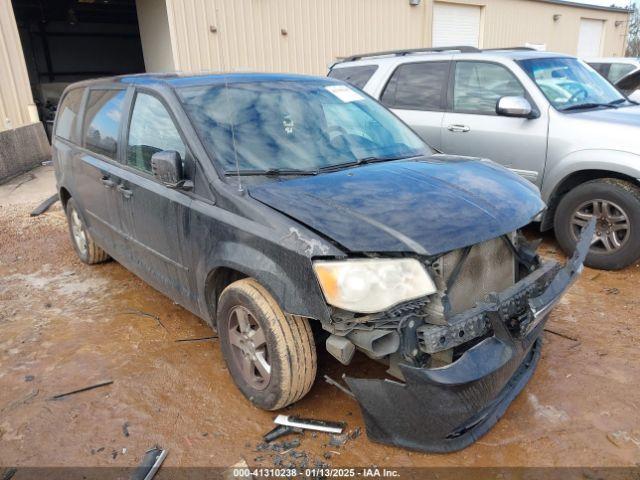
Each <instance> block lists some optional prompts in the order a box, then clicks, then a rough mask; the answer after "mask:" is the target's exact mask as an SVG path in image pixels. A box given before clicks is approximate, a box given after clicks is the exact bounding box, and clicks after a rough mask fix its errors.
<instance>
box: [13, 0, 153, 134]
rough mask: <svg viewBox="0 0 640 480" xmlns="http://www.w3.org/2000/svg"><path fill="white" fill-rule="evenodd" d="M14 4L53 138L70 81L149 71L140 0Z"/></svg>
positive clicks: (42, 112) (32, 80)
mask: <svg viewBox="0 0 640 480" xmlns="http://www.w3.org/2000/svg"><path fill="white" fill-rule="evenodd" d="M12 3H13V9H14V13H15V17H16V22H17V25H18V30H19V33H20V40H21V42H22V48H23V53H24V58H25V61H26V64H27V70H28V74H29V81H30V84H31V90H32V92H33V98H34V102H35V104H36V107H37V109H38V115H39V117H40V120H41V121H42V122H43V123H44V125H45V130H46V132H47V136H48V137H49V138H51V127H52V125H53V119H54V116H55V111H56V106H57V104H58V100H59V99H60V95H61V94H62V91H63V90H64V88H65V87H66V86H67V85H68V84H70V83H73V82H76V81H79V80H84V79H88V78H96V77H103V76H112V75H122V74H132V73H142V72H145V62H144V56H143V50H142V41H141V34H140V27H139V23H138V13H137V11H136V2H135V1H134V0H46V1H45V0H13V1H12ZM158 3H160V4H163V2H158ZM165 15H166V13H165Z"/></svg>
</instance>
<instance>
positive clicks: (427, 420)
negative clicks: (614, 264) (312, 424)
mask: <svg viewBox="0 0 640 480" xmlns="http://www.w3.org/2000/svg"><path fill="white" fill-rule="evenodd" d="M594 231H595V224H594V223H593V222H590V223H589V225H588V226H587V227H586V228H585V230H584V232H583V235H582V238H581V240H580V242H579V243H578V246H577V248H576V251H575V253H574V255H573V257H572V258H571V259H570V260H569V261H568V262H567V264H566V265H565V266H564V267H562V268H560V267H559V266H558V265H557V264H555V263H551V264H545V265H544V266H542V267H541V268H540V269H539V270H538V271H536V272H537V273H536V272H534V273H535V274H531V275H529V276H528V277H526V278H524V279H523V280H521V281H520V282H518V283H517V284H515V285H514V286H513V287H512V288H509V289H508V290H506V291H504V292H502V293H500V294H498V295H495V296H493V297H492V298H491V299H490V301H488V302H486V303H483V304H482V305H478V306H477V307H476V308H474V309H472V311H470V312H468V315H466V317H464V318H460V319H459V321H460V322H471V323H472V324H473V322H476V324H477V321H476V320H473V319H474V318H482V319H484V320H486V323H487V332H488V333H492V335H491V336H488V337H487V338H485V339H484V340H482V341H481V342H480V343H478V344H477V345H475V346H473V347H472V348H470V349H469V350H467V351H466V352H465V353H463V354H462V356H461V357H460V358H459V359H457V360H456V361H455V362H453V363H451V364H449V365H446V366H444V367H440V368H419V367H414V366H410V365H408V364H400V365H399V367H400V370H401V372H402V374H403V376H404V378H405V383H400V382H396V381H391V380H386V379H385V380H381V379H358V378H349V377H347V378H346V382H347V384H348V385H349V387H350V388H351V390H352V391H353V393H354V394H355V396H356V398H357V400H358V402H359V403H360V407H361V409H362V412H363V415H364V419H365V423H366V428H367V435H368V436H369V438H370V439H371V440H374V441H377V442H380V443H386V444H391V445H396V446H400V447H405V448H410V449H413V450H420V451H425V452H451V451H455V450H460V449H462V448H465V447H467V446H469V445H470V444H472V443H473V442H474V441H476V440H477V439H478V438H480V437H481V436H482V435H484V434H485V433H486V432H487V431H488V430H489V429H490V428H491V427H492V426H493V425H495V423H496V422H497V421H498V419H499V418H500V417H501V416H502V415H503V414H504V412H505V411H506V409H507V407H508V406H509V404H510V403H511V402H512V401H513V399H514V398H515V397H516V396H517V395H518V393H519V392H520V391H521V390H522V389H523V388H524V386H525V385H526V383H527V382H528V381H529V379H530V378H531V376H532V375H533V371H534V370H535V367H536V365H537V363H538V360H539V359H540V348H541V338H540V336H541V333H542V329H543V327H544V324H545V322H546V319H547V316H548V314H549V312H550V310H551V309H552V308H553V306H554V305H555V304H556V303H557V302H558V300H560V298H561V297H562V294H563V293H564V291H565V290H566V289H567V288H568V287H569V286H570V285H571V284H572V283H573V282H574V281H575V279H576V278H577V276H578V275H579V274H580V272H581V271H582V264H583V262H584V259H585V256H586V255H587V252H588V250H589V246H590V241H591V238H592V237H593V233H594ZM541 285H542V287H541ZM522 302H524V304H523V303H522ZM518 305H520V306H521V307H522V308H520V309H518V308H516V310H517V311H518V312H519V313H518V314H517V315H514V316H511V317H510V316H509V315H511V312H513V311H514V310H513V309H514V307H518ZM478 316H479V317H478ZM470 319H471V320H470ZM445 341H449V340H447V339H446V338H445Z"/></svg>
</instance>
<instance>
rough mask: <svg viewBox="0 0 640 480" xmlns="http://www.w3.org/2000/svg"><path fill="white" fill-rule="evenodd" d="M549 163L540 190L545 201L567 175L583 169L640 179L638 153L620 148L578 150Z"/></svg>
mask: <svg viewBox="0 0 640 480" xmlns="http://www.w3.org/2000/svg"><path fill="white" fill-rule="evenodd" d="M549 163H551V166H550V168H549V169H548V171H546V172H545V174H544V180H543V182H542V190H541V194H542V199H543V200H544V201H545V202H547V203H549V199H550V198H551V196H552V195H553V194H554V193H555V191H556V189H557V188H558V186H559V185H561V184H562V182H563V181H564V180H565V179H566V178H567V177H568V176H569V175H571V174H573V173H576V172H580V171H584V170H600V171H603V172H615V173H618V174H622V175H626V176H628V177H631V178H635V179H638V180H639V181H640V155H636V154H634V153H630V152H625V151H620V150H611V149H592V150H578V151H575V152H571V153H570V154H568V155H566V156H564V157H563V158H561V159H560V160H559V161H557V162H549Z"/></svg>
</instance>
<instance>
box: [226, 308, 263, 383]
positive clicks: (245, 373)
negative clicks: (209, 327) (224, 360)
mask: <svg viewBox="0 0 640 480" xmlns="http://www.w3.org/2000/svg"><path fill="white" fill-rule="evenodd" d="M229 315H230V318H229V324H228V325H229V327H228V329H229V330H228V331H229V343H231V350H232V353H233V361H234V362H235V363H236V366H237V367H238V368H239V370H240V373H241V374H242V378H243V379H244V380H245V381H246V382H247V383H248V384H249V385H250V386H251V387H253V388H255V389H256V390H263V389H265V388H266V387H267V385H269V380H270V379H271V364H270V363H269V351H268V349H267V340H266V338H265V334H264V330H263V328H262V327H261V326H260V324H259V323H258V321H257V320H256V318H255V317H254V316H253V314H252V313H251V312H250V311H249V310H248V309H247V308H245V307H243V306H240V305H238V306H236V307H234V308H233V309H232V310H231V312H230V314H229Z"/></svg>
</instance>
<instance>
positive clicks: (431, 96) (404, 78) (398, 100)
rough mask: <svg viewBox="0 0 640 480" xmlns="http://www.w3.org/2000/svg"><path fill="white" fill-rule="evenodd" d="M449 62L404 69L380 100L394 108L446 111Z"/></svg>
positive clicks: (397, 71) (396, 75) (392, 80)
mask: <svg viewBox="0 0 640 480" xmlns="http://www.w3.org/2000/svg"><path fill="white" fill-rule="evenodd" d="M448 73H449V62H424V63H407V64H405V65H400V66H399V67H398V68H397V69H396V71H395V72H393V75H392V76H391V79H390V80H389V83H387V86H386V88H385V90H384V92H383V94H382V97H380V100H381V101H382V103H384V104H385V105H386V106H387V107H390V108H402V109H406V110H443V108H444V98H445V92H446V87H447V76H448Z"/></svg>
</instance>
